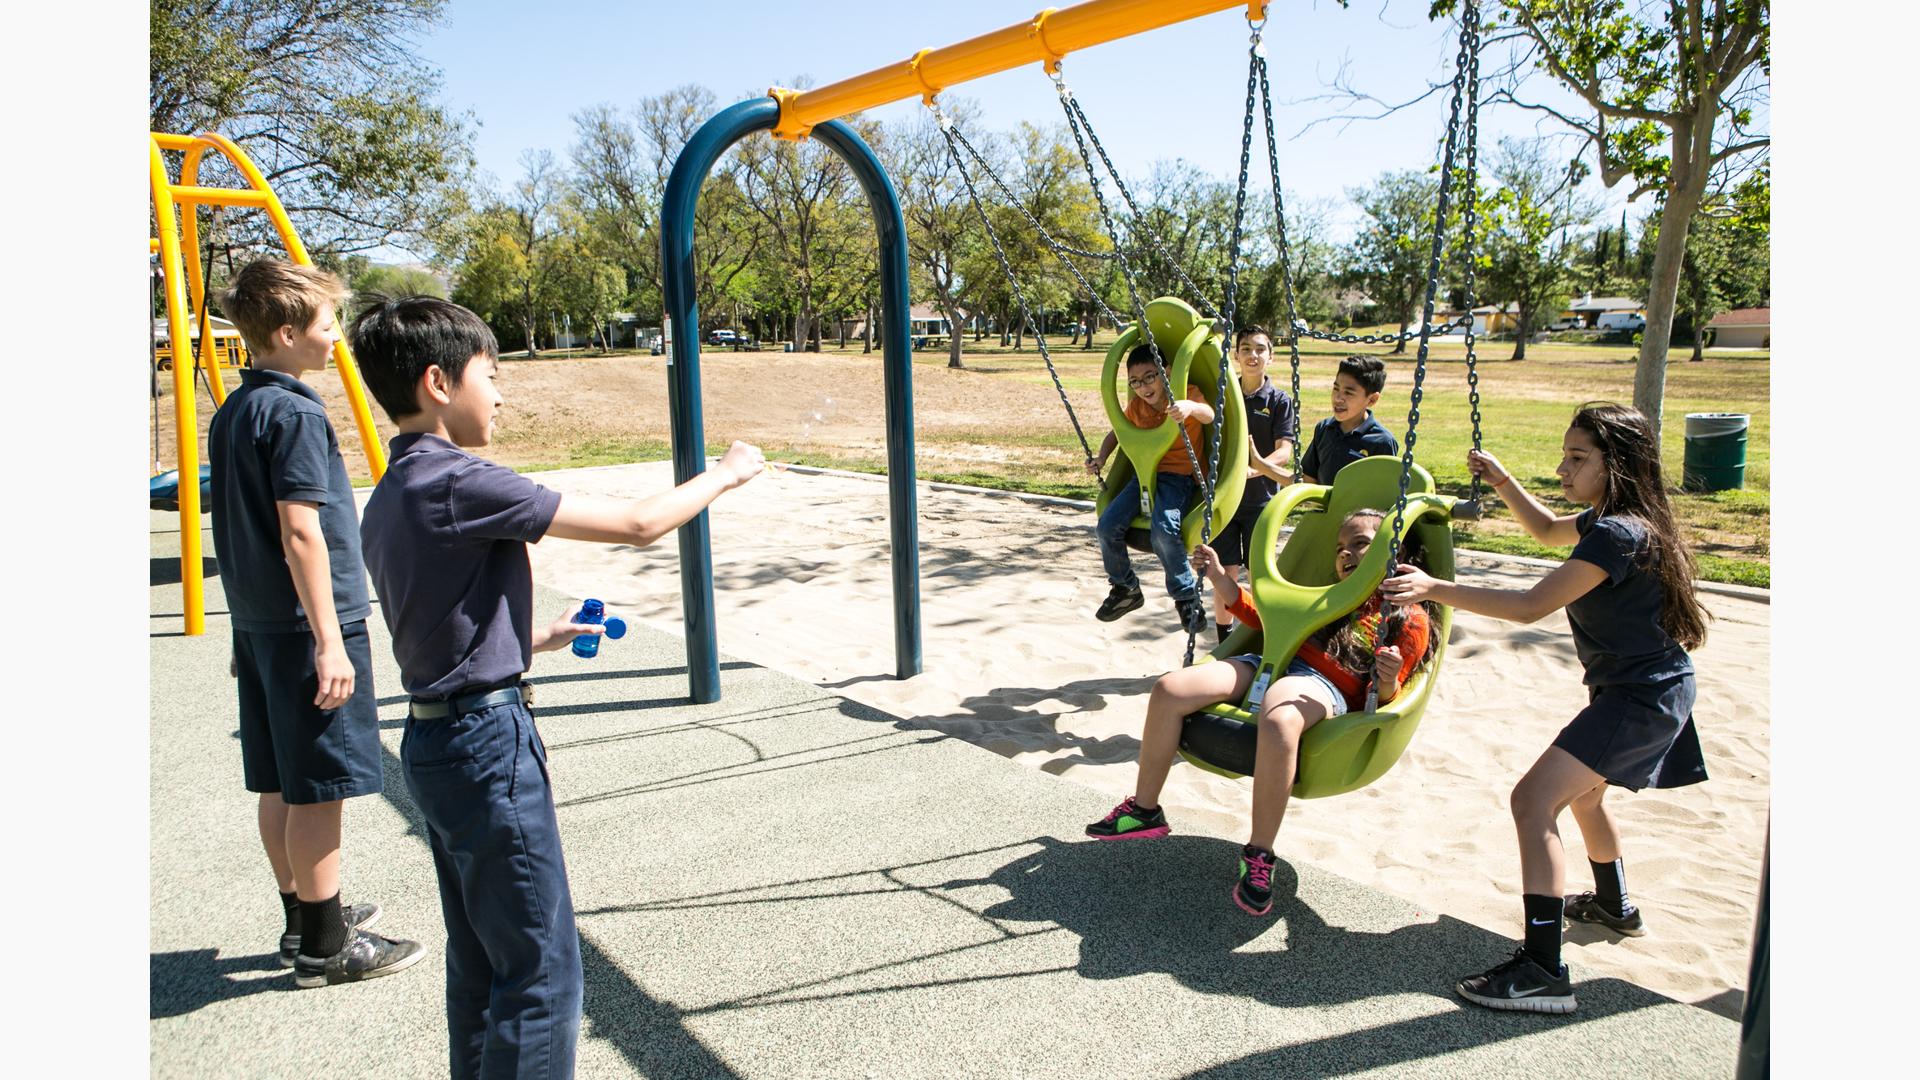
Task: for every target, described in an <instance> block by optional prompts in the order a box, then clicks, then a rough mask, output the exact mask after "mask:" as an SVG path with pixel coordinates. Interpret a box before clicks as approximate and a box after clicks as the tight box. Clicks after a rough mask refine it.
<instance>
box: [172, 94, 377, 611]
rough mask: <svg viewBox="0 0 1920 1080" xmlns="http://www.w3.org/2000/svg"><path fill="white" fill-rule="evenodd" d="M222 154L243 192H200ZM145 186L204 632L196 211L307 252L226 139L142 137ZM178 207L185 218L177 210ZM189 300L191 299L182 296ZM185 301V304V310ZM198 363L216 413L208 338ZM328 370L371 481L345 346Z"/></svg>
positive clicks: (368, 416)
mask: <svg viewBox="0 0 1920 1080" xmlns="http://www.w3.org/2000/svg"><path fill="white" fill-rule="evenodd" d="M210 150H211V151H213V152H215V153H218V154H220V155H222V156H224V157H225V158H226V159H227V160H228V161H230V162H232V163H233V166H234V168H235V169H238V170H239V172H240V175H241V176H243V177H245V178H246V181H247V186H246V187H244V188H216V187H202V186H200V183H199V180H200V163H201V160H202V159H203V158H205V156H206V154H207V152H208V151H210ZM168 152H174V153H179V154H182V155H183V157H182V158H181V161H180V179H179V182H177V183H176V182H174V180H173V179H172V177H171V175H170V174H169V172H168V170H167V159H166V154H167V153H168ZM147 172H148V180H149V182H150V184H151V186H152V190H153V217H154V224H155V227H156V229H157V231H158V233H159V235H158V236H155V237H152V238H151V239H150V241H149V243H148V250H149V251H156V252H158V253H159V255H160V271H161V278H162V281H163V283H164V286H165V293H166V298H167V339H168V342H169V344H170V345H171V347H172V350H173V405H174V433H175V435H176V437H177V438H178V440H179V442H178V446H179V449H178V456H177V463H178V468H179V471H180V476H181V477H182V479H181V482H180V591H181V595H182V599H183V605H182V611H183V612H184V614H185V619H186V632H187V633H188V634H190V635H197V634H202V633H205V632H206V628H207V616H206V600H205V595H204V594H205V588H204V585H205V582H204V581H203V579H202V577H201V573H200V560H201V554H200V483H199V479H198V478H199V476H200V422H199V415H198V402H196V401H195V399H194V393H193V365H192V364H191V363H189V362H188V361H189V356H188V353H189V350H190V349H191V348H192V346H191V344H190V342H191V341H192V340H193V339H192V338H191V337H190V336H189V335H188V333H187V312H188V311H205V310H206V306H205V305H206V303H207V297H205V296H204V295H202V293H203V291H204V285H203V282H204V281H205V278H204V277H203V275H202V272H201V267H200V225H199V222H198V221H197V220H196V219H195V215H194V213H193V208H194V207H196V206H238V207H252V208H255V209H259V210H265V211H266V212H267V216H268V218H270V219H271V220H272V221H273V227H274V229H275V230H276V231H277V232H278V233H279V234H280V243H281V245H282V246H284V247H285V248H286V251H287V258H288V259H290V260H291V261H293V262H296V263H299V264H301V265H304V266H311V265H313V259H312V257H310V256H309V255H308V254H307V246H306V245H305V244H303V243H301V242H300V237H299V234H297V233H295V232H294V229H293V222H292V220H291V219H289V218H288V217H287V211H286V208H285V207H283V206H281V205H280V197H279V196H278V195H275V194H274V192H273V188H272V187H271V186H269V185H268V183H267V180H266V177H264V176H262V175H261V173H260V170H259V168H258V167H256V166H255V165H254V163H253V159H251V158H249V157H247V155H246V153H245V152H244V151H242V150H241V149H240V147H239V146H237V145H235V144H234V142H233V141H232V140H230V139H228V138H226V137H225V136H222V135H216V134H213V133H212V132H203V133H202V134H199V135H167V134H163V133H161V132H157V131H155V132H149V133H148V142H147ZM182 208H184V209H185V212H184V213H183V212H181V211H182ZM189 294H190V295H189ZM189 300H191V304H189ZM200 353H201V356H200V363H201V365H202V366H203V368H204V369H205V370H206V372H207V382H208V385H209V387H210V389H211V390H212V393H213V403H214V407H215V408H219V407H220V405H222V404H223V403H225V402H226V400H227V386H226V377H225V376H224V375H223V374H222V365H221V362H220V354H219V351H218V350H217V349H216V348H215V347H214V342H213V335H212V334H207V335H205V336H204V337H203V338H202V339H201V341H200ZM333 362H334V367H335V368H337V369H338V370H339V372H340V382H341V383H342V384H343V385H344V386H345V387H346V390H347V403H348V405H349V407H350V408H351V409H352V410H353V422H354V426H355V427H356V428H357V429H358V430H359V433H360V447H361V449H362V450H364V451H365V452H366V455H367V465H368V467H369V468H371V469H372V470H373V478H374V479H375V480H378V479H379V478H380V476H381V474H383V473H385V472H386V471H387V455H386V451H385V449H384V448H383V447H382V446H381V445H380V436H379V433H378V432H377V431H376V430H375V428H374V426H373V412H372V410H371V409H369V408H368V406H367V392H366V387H365V386H364V384H362V383H361V381H360V369H359V368H358V367H357V366H355V364H354V362H353V353H352V352H351V351H350V350H349V349H348V348H347V343H346V340H345V339H344V338H343V339H342V340H340V341H338V342H335V343H334V346H333Z"/></svg>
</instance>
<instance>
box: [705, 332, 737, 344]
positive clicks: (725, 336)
mask: <svg viewBox="0 0 1920 1080" xmlns="http://www.w3.org/2000/svg"><path fill="white" fill-rule="evenodd" d="M739 336H740V335H739V334H737V333H735V332H734V331H732V330H715V331H713V332H712V333H710V334H708V335H707V344H709V345H731V344H733V339H734V338H736V337H739Z"/></svg>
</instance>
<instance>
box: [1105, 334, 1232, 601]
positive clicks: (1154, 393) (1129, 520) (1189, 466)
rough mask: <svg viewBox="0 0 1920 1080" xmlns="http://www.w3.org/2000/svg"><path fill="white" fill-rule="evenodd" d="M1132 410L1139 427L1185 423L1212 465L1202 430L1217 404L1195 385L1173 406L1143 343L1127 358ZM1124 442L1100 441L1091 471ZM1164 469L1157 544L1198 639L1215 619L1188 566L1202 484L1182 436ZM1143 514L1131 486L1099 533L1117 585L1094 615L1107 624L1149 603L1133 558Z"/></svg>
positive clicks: (1150, 519) (1156, 511) (1154, 531)
mask: <svg viewBox="0 0 1920 1080" xmlns="http://www.w3.org/2000/svg"><path fill="white" fill-rule="evenodd" d="M1125 412H1126V417H1127V419H1128V420H1129V421H1131V422H1132V423H1133V425H1134V426H1135V427H1138V428H1156V427H1159V426H1160V425H1161V424H1163V423H1165V422H1166V421H1167V420H1168V418H1172V419H1174V420H1178V421H1179V422H1180V423H1182V424H1184V425H1185V426H1186V431H1187V441H1188V442H1190V443H1192V444H1193V452H1194V455H1195V456H1196V457H1199V458H1201V459H1202V462H1203V463H1202V465H1201V468H1205V467H1206V466H1205V464H1204V459H1205V456H1206V452H1207V449H1206V447H1207V442H1206V438H1205V437H1204V435H1203V433H1202V432H1201V430H1200V429H1201V427H1202V425H1205V424H1211V423H1213V406H1211V405H1209V404H1207V401H1206V395H1204V394H1202V393H1201V392H1200V390H1199V388H1198V387H1196V386H1194V385H1192V384H1191V383H1189V384H1188V386H1187V400H1185V401H1168V400H1167V376H1166V371H1165V369H1164V368H1162V367H1161V366H1160V363H1159V361H1158V360H1157V359H1156V358H1155V357H1154V354H1153V349H1152V347H1151V346H1148V345H1139V346H1136V347H1135V348H1134V350H1133V351H1132V352H1130V353H1128V354H1127V404H1126V410H1125ZM1118 445H1120V440H1119V439H1118V438H1117V437H1116V436H1115V435H1114V433H1113V432H1111V431H1109V432H1107V437H1106V438H1105V439H1104V440H1102V441H1101V443H1100V452H1099V453H1098V454H1097V455H1095V457H1094V460H1093V461H1091V462H1088V463H1087V471H1088V472H1090V473H1092V474H1094V475H1095V476H1098V475H1100V470H1101V469H1103V468H1105V467H1106V464H1107V458H1109V457H1111V456H1112V454H1113V451H1114V448H1115V447H1117V446H1118ZM1156 471H1157V473H1158V475H1156V476H1155V477H1154V493H1153V509H1152V511H1151V512H1150V513H1148V514H1147V533H1148V536H1149V541H1150V543H1151V544H1152V545H1153V553H1154V554H1155V555H1156V556H1158V557H1159V559H1160V566H1161V568H1162V569H1164V570H1165V571H1166V574H1167V595H1168V596H1171V597H1172V598H1173V605H1174V608H1175V610H1177V611H1178V612H1179V615H1180V627H1181V629H1182V630H1186V631H1189V632H1192V633H1196V634H1197V633H1199V632H1200V628H1201V626H1202V625H1203V620H1204V619H1206V617H1207V616H1206V611H1205V609H1204V608H1202V607H1201V606H1200V579H1199V578H1197V577H1195V576H1194V573H1193V567H1192V566H1190V565H1188V563H1187V547H1186V542H1185V541H1184V540H1183V539H1181V536H1180V524H1181V519H1182V518H1183V517H1184V516H1185V515H1186V512H1187V501H1188V500H1189V499H1191V498H1192V497H1193V490H1194V483H1195V481H1194V477H1193V462H1192V460H1190V459H1189V458H1188V457H1187V448H1186V446H1185V445H1183V444H1182V443H1181V441H1180V440H1179V439H1178V438H1176V439H1175V440H1174V442H1173V445H1172V446H1171V447H1169V448H1168V450H1167V452H1166V454H1165V455H1163V456H1162V457H1161V458H1160V462H1159V465H1158V466H1157V469H1156ZM1139 513H1140V485H1139V484H1138V483H1132V484H1128V485H1127V486H1126V487H1125V488H1123V489H1121V491H1120V492H1119V493H1118V494H1116V495H1114V497H1113V501H1112V502H1110V503H1108V504H1107V508H1106V510H1104V511H1102V512H1101V514H1100V522H1099V524H1098V526H1097V527H1096V528H1095V532H1096V534H1097V535H1098V536H1099V538H1100V562H1101V564H1102V565H1103V566H1104V567H1105V569H1106V571H1107V584H1109V585H1111V586H1112V589H1111V590H1109V591H1108V593H1107V598H1106V599H1105V600H1104V601H1102V602H1101V604H1100V609H1099V610H1098V611H1096V612H1094V616H1093V617H1094V618H1096V619H1099V620H1100V621H1101V622H1112V621H1114V620H1115V619H1118V618H1119V617H1120V616H1122V615H1125V614H1126V613H1127V612H1129V611H1133V610H1134V609H1136V608H1138V607H1140V606H1141V605H1143V604H1145V603H1146V602H1147V598H1146V596H1145V594H1143V593H1142V592H1141V591H1140V579H1139V577H1138V576H1136V575H1135V574H1134V572H1133V557H1132V556H1131V555H1129V554H1128V553H1127V530H1128V529H1130V528H1132V527H1133V519H1134V517H1135V516H1136V515H1138V514H1139Z"/></svg>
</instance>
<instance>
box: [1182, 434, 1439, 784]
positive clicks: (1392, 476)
mask: <svg viewBox="0 0 1920 1080" xmlns="http://www.w3.org/2000/svg"><path fill="white" fill-rule="evenodd" d="M1400 468H1401V465H1400V462H1399V460H1397V459H1395V458H1390V457H1376V458H1367V459H1364V460H1361V461H1357V462H1354V463H1353V464H1351V465H1348V466H1346V467H1345V468H1343V469H1341V470H1340V473H1339V475H1338V476H1337V477H1335V478H1334V483H1333V485H1332V486H1331V487H1328V486H1325V485H1312V484H1295V485H1292V486H1290V487H1286V488H1283V489H1281V492H1280V494H1279V496H1278V497H1276V498H1275V499H1274V500H1273V502H1271V503H1269V504H1268V506H1267V508H1266V509H1265V510H1264V511H1263V512H1262V514H1261V517H1260V519H1259V521H1258V522H1257V523H1256V524H1255V526H1254V530H1253V536H1252V538H1251V540H1250V541H1249V546H1250V549H1251V550H1250V552H1249V556H1248V560H1249V566H1248V568H1247V575H1248V577H1249V579H1250V580H1251V586H1250V591H1251V592H1252V593H1253V603H1254V607H1255V609H1256V610H1257V611H1259V613H1260V621H1261V623H1262V625H1263V626H1264V627H1266V632H1265V633H1264V634H1262V633H1261V632H1260V631H1254V630H1251V629H1249V628H1247V627H1244V626H1243V627H1240V628H1238V629H1236V630H1235V631H1234V632H1233V633H1232V634H1231V635H1229V636H1228V637H1227V640H1226V641H1224V642H1222V643H1221V644H1220V645H1219V646H1218V647H1217V648H1215V649H1214V651H1213V654H1212V655H1213V656H1215V657H1216V658H1224V657H1227V656H1233V655H1236V654H1238V653H1243V652H1247V651H1249V650H1251V649H1259V650H1260V651H1261V670H1262V671H1264V672H1269V673H1270V677H1273V678H1277V677H1278V675H1279V672H1281V671H1284V670H1285V669H1286V665H1287V663H1288V661H1290V660H1291V659H1292V658H1293V655H1294V653H1296V652H1298V651H1299V648H1300V645H1301V644H1302V643H1303V642H1304V641H1306V639H1307V638H1308V637H1309V636H1310V635H1312V633H1313V632H1314V631H1316V630H1318V629H1320V628H1321V627H1323V626H1326V625H1327V624H1329V623H1331V622H1333V621H1335V620H1336V619H1339V618H1341V617H1342V616H1344V615H1346V614H1347V613H1348V612H1350V611H1352V610H1354V609H1355V608H1357V607H1359V606H1360V605H1361V604H1362V603H1363V602H1365V601H1366V599H1367V598H1368V597H1369V596H1371V595H1372V594H1373V592H1374V591H1375V590H1376V589H1378V588H1379V586H1380V582H1381V581H1382V580H1384V579H1385V577H1386V571H1387V564H1386V563H1387V556H1388V554H1389V551H1388V549H1389V548H1390V547H1391V545H1390V544H1388V543H1384V542H1376V543H1375V544H1374V545H1373V546H1372V547H1371V548H1369V549H1368V552H1367V555H1366V557H1365V558H1364V559H1362V560H1361V562H1360V565H1359V566H1358V567H1357V568H1355V570H1354V572H1353V573H1352V574H1350V575H1348V576H1347V579H1346V580H1345V581H1340V582H1336V581H1335V576H1334V572H1333V560H1334V554H1335V551H1336V548H1337V542H1338V534H1339V529H1340V522H1341V520H1342V519H1344V518H1345V517H1346V516H1347V515H1348V514H1349V513H1352V512H1353V511H1354V510H1357V509H1360V508H1362V507H1371V508H1373V509H1377V510H1384V511H1385V512H1386V514H1387V518H1386V520H1385V522H1383V523H1382V526H1381V536H1382V537H1385V536H1387V535H1389V534H1390V530H1391V529H1392V528H1393V523H1394V513H1393V508H1394V506H1395V504H1396V503H1397V502H1398V501H1399V495H1400ZM1453 502H1454V500H1453V499H1452V498H1451V497H1448V496H1443V495H1437V494H1434V493H1433V478H1432V476H1431V475H1429V474H1428V473H1427V471H1426V470H1425V469H1423V468H1421V467H1420V466H1418V465H1415V466H1414V467H1413V471H1412V475H1411V476H1410V477H1409V478H1408V483H1407V524H1406V526H1405V529H1406V531H1407V532H1408V533H1411V534H1414V535H1416V536H1417V537H1418V539H1419V541H1420V543H1421V546H1422V547H1423V548H1424V550H1425V552H1426V562H1427V566H1428V568H1429V570H1430V571H1431V572H1432V573H1433V575H1434V576H1435V577H1440V578H1446V579H1449V580H1451V579H1452V578H1453V576H1454V561H1453V533H1452V529H1451V527H1450V525H1449V520H1450V510H1451V507H1452V504H1453ZM1296 510H1298V511H1301V513H1300V514H1299V517H1298V519H1297V521H1296V522H1295V526H1294V532H1293V535H1292V536H1291V537H1289V538H1288V540H1287V544H1286V547H1285V548H1283V549H1282V550H1281V551H1280V552H1278V553H1277V554H1276V553H1275V552H1274V541H1275V540H1276V539H1277V537H1278V535H1279V532H1280V526H1281V525H1282V524H1283V523H1284V522H1285V520H1286V518H1287V517H1288V516H1289V515H1290V514H1292V513H1294V512H1295V511H1296ZM1452 625H1453V612H1452V609H1451V608H1447V607H1445V606H1441V608H1440V614H1439V615H1438V617H1437V618H1435V619H1434V620H1433V626H1432V628H1431V630H1430V634H1431V635H1432V638H1433V641H1434V642H1435V645H1434V652H1433V655H1432V656H1431V657H1430V658H1428V660H1427V662H1426V663H1425V664H1423V665H1421V666H1420V667H1419V668H1417V669H1415V671H1414V673H1413V675H1412V676H1411V677H1410V678H1409V679H1408V680H1407V682H1406V683H1405V684H1404V685H1403V686H1402V687H1401V688H1400V693H1399V694H1397V695H1396V696H1395V697H1394V699H1393V700H1392V701H1391V702H1388V703H1387V704H1385V705H1381V706H1379V707H1377V708H1376V709H1375V710H1374V711H1373V712H1355V713H1347V714H1345V715H1342V716H1337V717H1331V718H1329V719H1326V720H1322V721H1321V722H1320V723H1318V724H1316V725H1314V727H1313V728H1312V729H1310V730H1309V731H1308V732H1307V733H1306V735H1305V737H1304V738H1302V740H1301V744H1300V767H1299V771H1298V773H1297V774H1296V775H1295V777H1294V785H1293V794H1294V796H1295V797H1296V798H1304V799H1312V798H1319V797H1323V796H1327V795H1338V794H1342V793H1344V792H1348V791H1353V790H1355V789H1357V788H1361V787H1365V786H1366V785H1367V784H1370V783H1372V782H1373V781H1374V780H1376V779H1378V778H1379V777H1380V776H1381V775H1382V774H1384V773H1385V772H1386V771H1387V770H1388V769H1390V768H1392V767H1393V763H1394V762H1395V761H1397V760H1399V757H1400V754H1401V753H1402V752H1403V751H1404V750H1405V749H1406V747H1407V744H1408V743H1409V742H1411V741H1412V739H1413V734H1414V731H1415V730H1416V729H1417V728H1418V726H1419V723H1420V716H1421V713H1422V712H1423V711H1424V710H1425V708H1426V703H1427V701H1428V699H1429V698H1430V697H1431V696H1432V692H1433V685H1434V680H1435V678H1436V676H1437V675H1438V673H1439V670H1440V665H1441V662H1442V660H1443V659H1444V657H1445V654H1446V647H1447V637H1448V635H1449V633H1450V632H1451V630H1452ZM1254 721H1255V718H1254V717H1253V716H1252V714H1250V713H1248V712H1246V711H1245V710H1243V709H1241V708H1239V707H1237V706H1235V705H1224V706H1218V707H1215V708H1212V709H1208V710H1205V712H1204V713H1202V714H1195V716H1194V717H1193V718H1192V719H1191V720H1190V722H1189V725H1188V733H1187V735H1188V736H1189V737H1183V742H1182V747H1181V753H1182V756H1184V757H1186V759H1187V760H1188V761H1190V762H1192V763H1193V764H1195V765H1197V766H1199V767H1201V768H1203V769H1207V770H1209V771H1211V772H1217V773H1220V774H1222V775H1226V776H1242V775H1246V774H1247V773H1248V772H1250V771H1251V768H1252V760H1253V754H1252V748H1253V725H1254Z"/></svg>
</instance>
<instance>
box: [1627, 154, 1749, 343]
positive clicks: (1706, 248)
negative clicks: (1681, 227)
mask: <svg viewBox="0 0 1920 1080" xmlns="http://www.w3.org/2000/svg"><path fill="white" fill-rule="evenodd" d="M1770 202H1771V199H1770V191H1769V180H1768V176H1767V173H1766V172H1765V171H1764V170H1763V171H1761V172H1759V173H1756V174H1755V175H1753V176H1751V177H1748V178H1747V180H1746V181H1745V182H1743V183H1742V184H1741V185H1740V186H1739V187H1738V188H1736V189H1734V190H1733V191H1731V192H1725V193H1717V194H1714V195H1709V196H1708V197H1707V198H1706V199H1705V200H1704V201H1703V203H1702V205H1701V211H1700V213H1699V215H1698V216H1697V217H1696V218H1695V219H1694V222H1693V225H1692V227H1691V228H1689V229H1688V230H1687V253H1686V256H1685V258H1683V259H1682V260H1681V264H1680V291H1679V294H1678V296H1677V297H1676V298H1675V308H1674V326H1675V328H1676V333H1684V334H1686V335H1687V336H1689V337H1691V338H1692V340H1693V354H1692V356H1690V357H1689V358H1688V359H1689V360H1691V361H1698V360H1701V359H1703V358H1704V350H1705V347H1706V336H1707V323H1709V322H1711V321H1713V317H1714V316H1715V315H1718V314H1720V313H1721V312H1723V311H1729V310H1732V309H1734V308H1743V307H1765V306H1766V304H1767V300H1768V293H1769V290H1770V283H1769V270H1770V259H1769V257H1768V256H1769V250H1768V249H1769V236H1768V231H1769V227H1770V225H1769V216H1770V210H1769V206H1770ZM1647 239H1648V241H1649V243H1650V244H1652V246H1654V247H1655V248H1656V249H1657V247H1658V231H1657V228H1656V229H1650V230H1648V232H1647Z"/></svg>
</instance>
